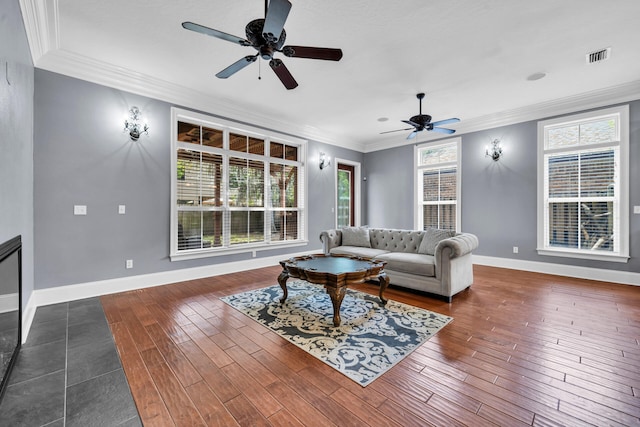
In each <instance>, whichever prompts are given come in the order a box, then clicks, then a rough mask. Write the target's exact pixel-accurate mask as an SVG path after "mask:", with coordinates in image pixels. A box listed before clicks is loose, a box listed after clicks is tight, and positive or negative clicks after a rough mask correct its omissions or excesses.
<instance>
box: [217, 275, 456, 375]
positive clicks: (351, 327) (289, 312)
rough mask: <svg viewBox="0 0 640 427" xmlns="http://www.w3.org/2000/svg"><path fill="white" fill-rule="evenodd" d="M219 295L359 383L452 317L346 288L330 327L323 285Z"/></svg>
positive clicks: (379, 372)
mask: <svg viewBox="0 0 640 427" xmlns="http://www.w3.org/2000/svg"><path fill="white" fill-rule="evenodd" d="M287 289H288V290H289V296H288V298H287V300H286V301H285V303H284V305H282V304H280V298H281V297H282V289H281V288H280V286H279V285H274V286H270V287H268V288H263V289H256V290H253V291H248V292H243V293H239V294H235V295H230V296H226V297H223V298H221V300H222V301H224V302H225V303H227V304H229V305H230V306H232V307H233V308H235V309H237V310H239V311H241V312H242V313H244V314H246V315H247V316H249V317H251V318H252V319H254V320H256V321H258V322H259V323H261V324H263V325H265V326H267V327H268V328H270V329H271V330H273V331H274V332H276V333H277V334H279V335H280V336H282V337H284V338H285V339H287V340H288V341H290V342H291V343H292V344H295V345H297V346H298V347H300V348H301V349H303V350H304V351H306V352H308V353H309V354H311V355H312V356H314V357H316V358H318V359H320V360H321V361H323V362H324V363H326V364H327V365H329V366H331V367H333V368H335V369H337V370H338V371H340V372H341V373H343V374H344V375H346V376H347V377H349V378H351V379H352V380H354V381H355V382H357V383H358V384H360V385H362V386H363V387H364V386H366V385H367V384H369V383H371V382H372V381H373V380H375V379H376V378H378V377H379V376H380V375H382V374H383V373H385V372H386V371H387V370H388V369H389V368H391V367H393V366H394V365H395V364H396V363H398V362H400V361H401V360H402V359H403V358H404V357H406V356H407V355H408V354H409V353H411V352H412V351H413V350H415V349H416V348H417V347H419V346H420V344H422V343H423V342H424V341H426V340H428V339H429V338H430V337H431V336H433V335H434V334H436V333H437V332H438V331H439V330H440V329H442V328H443V327H444V326H446V325H447V324H448V323H449V322H450V321H452V320H453V318H452V317H449V316H444V315H442V314H438V313H433V312H431V311H428V310H424V309H422V308H418V307H413V306H410V305H407V304H402V303H399V302H396V301H391V300H389V302H388V303H387V305H386V307H383V306H381V305H380V300H379V299H378V297H377V296H373V295H369V294H366V293H363V292H359V291H356V290H353V289H348V290H347V294H346V295H345V297H344V300H343V302H342V307H341V309H340V316H341V317H342V323H341V325H340V326H339V327H337V328H336V327H334V326H333V320H332V319H333V306H332V305H331V299H330V297H329V295H328V294H327V293H326V291H325V289H324V287H323V286H319V285H314V284H311V283H308V282H305V281H301V280H299V281H289V282H287Z"/></svg>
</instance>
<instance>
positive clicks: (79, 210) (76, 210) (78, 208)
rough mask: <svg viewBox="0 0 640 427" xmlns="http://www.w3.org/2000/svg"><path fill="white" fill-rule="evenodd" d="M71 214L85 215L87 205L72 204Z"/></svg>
mask: <svg viewBox="0 0 640 427" xmlns="http://www.w3.org/2000/svg"><path fill="white" fill-rule="evenodd" d="M73 214H74V215H86V214H87V205H74V206H73Z"/></svg>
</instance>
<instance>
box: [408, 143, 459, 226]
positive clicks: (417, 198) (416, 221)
mask: <svg viewBox="0 0 640 427" xmlns="http://www.w3.org/2000/svg"><path fill="white" fill-rule="evenodd" d="M450 144H455V146H456V151H457V153H456V161H455V162H447V163H439V164H437V165H421V164H420V151H421V150H422V149H424V148H433V147H437V146H440V145H450ZM461 148H462V138H460V137H459V136H458V137H455V138H450V139H442V140H439V141H435V142H428V143H424V144H420V145H416V146H415V147H414V149H413V168H414V169H413V170H414V173H413V176H414V193H413V194H414V197H413V198H414V209H413V212H414V215H413V225H414V228H415V229H416V230H422V229H423V228H424V219H423V217H422V206H423V204H424V203H423V200H422V199H423V179H422V171H423V170H426V169H441V168H446V167H451V166H455V167H456V200H455V205H456V232H457V233H460V230H461V229H462V225H461V224H462V215H461V212H462V203H461V201H462V149H461Z"/></svg>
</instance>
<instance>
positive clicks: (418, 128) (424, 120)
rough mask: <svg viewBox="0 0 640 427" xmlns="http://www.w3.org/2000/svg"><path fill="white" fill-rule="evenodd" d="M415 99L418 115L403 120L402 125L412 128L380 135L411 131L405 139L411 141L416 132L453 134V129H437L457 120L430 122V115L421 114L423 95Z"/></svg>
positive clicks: (420, 94) (457, 120)
mask: <svg viewBox="0 0 640 427" xmlns="http://www.w3.org/2000/svg"><path fill="white" fill-rule="evenodd" d="M416 97H417V98H418V99H419V102H420V114H418V115H417V116H413V117H411V118H410V119H409V120H403V122H404V123H406V124H408V125H411V126H413V127H410V128H406V129H397V130H390V131H387V132H380V135H382V134H383V133H391V132H401V131H407V130H413V132H411V133H410V134H409V136H408V137H407V139H413V138H415V137H416V135H417V134H418V132H422V131H423V130H427V131H433V132H440V133H447V134H451V133H454V132H455V130H453V129H447V128H441V127H438V126H440V125H446V124H449V123H457V122H459V121H460V119H457V118H455V117H454V118H451V119H446V120H439V121H437V122H432V121H431V116H430V115H428V114H422V99H423V98H424V93H419V94H417V95H416Z"/></svg>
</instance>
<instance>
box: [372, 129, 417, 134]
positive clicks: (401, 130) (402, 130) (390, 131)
mask: <svg viewBox="0 0 640 427" xmlns="http://www.w3.org/2000/svg"><path fill="white" fill-rule="evenodd" d="M408 130H413V128H406V129H396V130H388V131H386V132H380V135H382V134H384V133H392V132H405V131H408Z"/></svg>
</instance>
